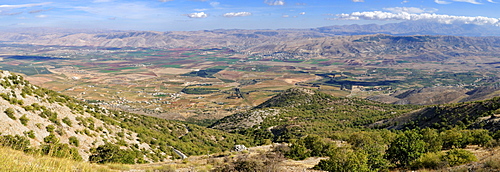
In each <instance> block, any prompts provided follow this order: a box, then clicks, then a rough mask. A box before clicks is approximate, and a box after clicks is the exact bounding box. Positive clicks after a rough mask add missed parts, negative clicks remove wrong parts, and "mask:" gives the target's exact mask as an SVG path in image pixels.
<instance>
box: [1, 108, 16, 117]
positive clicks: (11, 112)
mask: <svg viewBox="0 0 500 172" xmlns="http://www.w3.org/2000/svg"><path fill="white" fill-rule="evenodd" d="M4 112H5V114H7V116H8V117H9V118H11V119H13V120H16V117H15V116H14V113H15V111H14V109H12V108H7V109H5V111H4Z"/></svg>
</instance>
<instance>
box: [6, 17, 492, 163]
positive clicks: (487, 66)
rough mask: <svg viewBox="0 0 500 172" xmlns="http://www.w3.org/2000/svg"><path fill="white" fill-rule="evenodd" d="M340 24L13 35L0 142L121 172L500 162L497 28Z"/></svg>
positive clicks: (8, 40)
mask: <svg viewBox="0 0 500 172" xmlns="http://www.w3.org/2000/svg"><path fill="white" fill-rule="evenodd" d="M349 27H353V26H349ZM349 27H348V26H346V28H349ZM363 27H367V28H371V26H363ZM387 28H390V25H386V26H384V27H381V29H387ZM334 30H337V31H334ZM344 31H345V30H344V29H342V28H335V27H323V28H316V29H309V30H307V29H305V30H301V29H282V30H223V29H221V30H211V31H208V30H204V31H182V32H181V31H176V32H156V31H154V32H153V31H105V32H104V31H102V32H101V31H96V32H81V33H72V32H54V33H51V34H46V33H45V34H44V35H45V36H40V35H38V34H37V33H36V32H32V31H20V32H16V33H8V34H4V35H2V36H0V40H1V41H3V42H2V44H1V46H0V70H2V73H0V85H1V87H0V97H1V99H0V102H1V104H0V112H2V111H3V114H5V115H3V117H2V118H0V120H2V122H3V125H2V126H0V133H1V134H2V135H1V137H0V145H1V146H3V147H10V148H12V149H16V150H18V151H22V152H24V153H26V154H31V155H36V156H55V157H59V158H68V159H73V160H75V161H82V160H83V161H89V162H91V163H98V164H108V166H109V163H119V165H117V166H122V167H121V168H123V169H119V170H124V171H127V170H129V171H130V170H132V171H133V170H153V171H154V170H155V169H157V170H164V171H172V170H174V171H175V170H177V171H183V170H184V171H189V170H195V171H244V170H246V169H254V171H263V170H264V169H268V170H270V171H287V170H288V171H290V170H291V171H293V170H300V171H302V170H311V171H312V170H324V171H343V170H344V171H345V170H346V169H347V168H349V169H348V170H347V171H349V170H354V171H388V170H392V171H398V170H410V169H411V170H421V169H435V170H445V169H446V170H452V169H467V170H482V169H493V170H498V169H500V166H499V165H498V163H496V159H498V153H497V152H498V147H499V145H500V131H499V128H498V127H497V126H498V121H499V120H498V119H497V118H498V116H499V114H500V110H499V108H500V102H499V98H498V96H500V91H499V87H500V73H499V72H500V71H498V68H500V60H499V57H500V46H498V43H500V38H499V37H493V36H491V37H466V36H446V35H404V34H403V35H398V34H394V35H386V34H372V35H361V34H346V35H338V34H335V33H338V32H344ZM12 128H15V130H13V129H12ZM408 143H411V144H408ZM235 145H245V146H248V147H251V148H250V150H243V151H240V152H238V151H234V150H233V149H234V147H235ZM270 145H272V146H270ZM256 146H257V147H256ZM259 146H260V147H259ZM9 151H10V150H9ZM177 151H181V152H183V153H184V154H185V155H187V156H189V158H186V159H182V158H183V156H180V155H179V154H178V152H177ZM488 151H490V153H491V154H489V155H486V154H487V153H485V152H488ZM457 157H458V158H457ZM180 158H181V159H180ZM478 158H479V159H478ZM4 161H5V162H6V161H7V160H4ZM75 164H76V163H75ZM123 164H142V165H131V166H130V167H129V166H126V165H123ZM68 168H70V167H68ZM75 168H82V169H83V168H87V167H86V166H85V165H84V166H82V167H75ZM88 168H91V167H88ZM92 168H93V167H92ZM95 168H101V167H95ZM104 168H106V167H104ZM90 171H92V170H90Z"/></svg>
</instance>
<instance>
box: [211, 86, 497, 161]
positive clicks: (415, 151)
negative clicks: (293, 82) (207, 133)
mask: <svg viewBox="0 0 500 172" xmlns="http://www.w3.org/2000/svg"><path fill="white" fill-rule="evenodd" d="M497 101H498V99H496V98H495V99H492V100H487V101H481V102H469V103H461V104H458V105H460V106H457V104H452V105H442V106H441V107H454V108H453V111H452V110H450V109H448V110H446V112H447V113H443V114H441V115H442V119H447V120H446V121H449V122H448V123H441V121H438V123H436V121H428V122H429V123H426V125H421V126H420V127H422V128H419V127H418V126H415V127H414V129H410V128H400V130H387V129H377V128H376V127H375V128H371V127H373V126H374V125H373V123H375V122H376V121H391V119H392V118H398V117H404V116H407V115H408V114H418V113H419V112H422V111H426V110H425V109H429V108H431V109H432V107H422V106H407V105H389V104H380V103H375V102H372V101H366V100H361V99H355V98H336V97H332V96H330V95H326V94H322V93H319V92H316V91H312V90H306V89H301V88H293V89H290V90H287V91H285V92H283V93H281V94H280V95H278V96H275V97H273V98H271V99H269V100H268V101H266V102H264V103H262V104H261V105H259V106H257V107H255V108H254V109H252V110H250V111H248V112H246V113H239V114H235V115H233V116H229V117H227V118H224V119H222V120H220V121H218V122H217V123H215V124H214V125H213V126H212V127H213V128H219V129H227V130H229V131H232V132H239V133H242V134H246V135H248V136H250V137H254V138H255V141H256V143H257V144H263V143H269V142H271V141H273V142H288V143H289V146H281V147H277V148H275V151H277V152H280V153H282V154H284V155H285V157H287V158H291V159H295V160H302V159H305V158H307V157H325V156H326V157H329V159H326V160H322V161H321V162H320V163H319V164H318V165H316V167H315V168H316V169H321V170H327V171H384V170H388V169H392V168H404V169H420V168H427V169H440V168H447V167H453V166H458V165H461V164H466V163H470V162H473V161H476V160H477V158H476V157H475V156H474V155H473V154H472V153H471V152H470V150H468V149H466V148H467V147H468V146H471V145H477V146H480V147H484V148H490V147H497V146H499V145H500V144H499V143H500V140H499V139H500V132H495V130H491V131H489V130H485V129H472V128H470V129H467V128H466V127H464V124H463V123H461V122H459V121H462V118H456V117H457V116H458V117H460V116H461V115H460V113H463V112H469V111H470V113H469V115H471V116H472V115H474V116H475V117H474V118H477V117H479V116H481V115H483V113H487V114H490V113H493V114H495V113H497V111H495V110H496V109H498V108H497V107H496V105H495V104H496V103H495V102H497ZM418 108H423V109H424V110H422V109H421V110H417V109H418ZM471 108H472V109H471ZM473 111H474V112H475V113H473ZM266 112H267V113H266ZM434 113H435V115H438V114H437V113H436V112H434ZM249 119H256V120H253V122H254V123H251V121H252V120H249ZM408 121H413V120H408ZM415 122H418V121H415ZM379 123H380V122H379ZM436 125H442V126H446V127H438V128H439V130H438V129H433V128H429V126H436ZM467 126H472V125H471V124H469V125H467ZM379 127H381V126H379ZM485 128H486V127H485Z"/></svg>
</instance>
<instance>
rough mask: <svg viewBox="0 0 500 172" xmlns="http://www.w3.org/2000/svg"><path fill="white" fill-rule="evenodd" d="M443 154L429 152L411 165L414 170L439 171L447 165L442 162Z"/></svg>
mask: <svg viewBox="0 0 500 172" xmlns="http://www.w3.org/2000/svg"><path fill="white" fill-rule="evenodd" d="M443 155H444V154H443V153H441V152H428V153H425V154H423V155H422V156H421V157H420V158H418V159H417V160H415V161H414V162H412V163H411V168H412V169H422V168H427V169H439V168H443V167H445V166H446V165H447V163H446V162H445V161H442V160H441V159H442V157H443Z"/></svg>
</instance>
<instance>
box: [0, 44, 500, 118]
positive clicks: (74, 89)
mask: <svg viewBox="0 0 500 172" xmlns="http://www.w3.org/2000/svg"><path fill="white" fill-rule="evenodd" d="M9 46H10V47H9ZM0 57H1V63H0V69H1V70H9V71H13V72H17V73H21V74H23V75H25V76H26V79H28V80H29V81H30V82H32V83H33V84H36V85H39V86H42V87H45V88H49V89H52V90H56V91H58V92H61V93H63V94H66V95H71V96H73V97H76V98H78V99H81V100H84V101H88V102H90V103H96V104H101V105H105V106H108V107H110V108H115V109H124V110H127V111H130V112H135V113H139V114H145V115H150V116H156V117H161V118H166V119H174V120H183V121H190V122H195V123H198V124H201V125H208V124H209V123H211V122H213V120H214V119H220V118H222V117H224V116H227V115H230V114H233V113H235V112H239V111H242V110H247V109H249V108H251V107H253V106H256V105H258V104H260V103H262V102H264V101H265V100H267V99H268V98H270V97H272V96H274V95H276V94H277V93H279V92H281V91H283V90H286V89H288V88H290V87H295V86H301V87H307V88H314V89H318V90H320V91H322V92H326V93H329V94H332V95H335V96H354V97H362V98H364V97H367V96H373V95H379V94H390V93H392V92H394V91H396V90H405V89H411V88H422V87H432V86H460V87H466V88H474V87H477V86H483V85H491V84H495V83H497V82H498V72H497V71H496V70H487V68H485V67H484V66H490V68H495V67H496V66H495V65H496V63H489V64H486V63H485V64H481V65H483V67H478V64H474V65H472V64H471V63H464V62H463V61H460V60H455V61H453V60H449V61H447V62H438V61H401V60H396V61H387V60H386V59H376V58H365V59H355V60H353V59H343V58H310V59H282V58H273V57H269V56H255V55H247V54H244V53H239V52H235V51H233V50H232V49H230V48H225V47H222V48H172V49H155V48H132V47H128V48H109V47H108V48H104V47H102V48H100V47H63V46H33V45H10V44H6V45H4V47H3V49H1V50H0Z"/></svg>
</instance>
